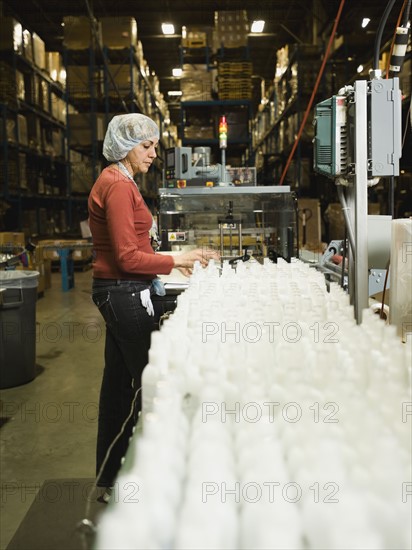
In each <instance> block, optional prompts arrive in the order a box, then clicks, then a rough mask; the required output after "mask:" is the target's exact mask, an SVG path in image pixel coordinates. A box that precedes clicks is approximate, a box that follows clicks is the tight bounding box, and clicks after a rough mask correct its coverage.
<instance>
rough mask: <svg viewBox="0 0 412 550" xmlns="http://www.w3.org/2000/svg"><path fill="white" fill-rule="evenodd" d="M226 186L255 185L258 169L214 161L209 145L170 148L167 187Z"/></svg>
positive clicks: (167, 152) (168, 152) (167, 153)
mask: <svg viewBox="0 0 412 550" xmlns="http://www.w3.org/2000/svg"><path fill="white" fill-rule="evenodd" d="M227 185H237V186H239V185H246V186H248V185H256V168H252V167H232V166H225V165H223V164H211V162H210V147H195V149H194V150H192V148H191V147H172V148H171V149H167V151H166V167H165V174H164V187H172V188H174V187H178V188H184V187H199V186H200V187H202V186H203V187H204V186H206V187H215V186H227Z"/></svg>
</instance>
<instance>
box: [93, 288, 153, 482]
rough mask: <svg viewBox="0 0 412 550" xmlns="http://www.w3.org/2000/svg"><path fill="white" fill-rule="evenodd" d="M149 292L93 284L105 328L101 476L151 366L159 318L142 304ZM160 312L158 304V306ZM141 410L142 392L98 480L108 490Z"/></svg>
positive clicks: (98, 457)
mask: <svg viewBox="0 0 412 550" xmlns="http://www.w3.org/2000/svg"><path fill="white" fill-rule="evenodd" d="M147 288H150V281H149V282H148V283H145V282H133V281H116V280H112V279H110V280H109V279H107V280H104V279H94V281H93V292H92V297H93V302H94V303H95V304H96V305H97V307H98V308H99V311H100V313H101V314H102V316H103V319H104V321H105V323H106V342H105V350H104V360H105V365H104V372H103V380H102V386H101V390H100V400H99V419H98V432H97V449H96V472H97V473H98V472H99V471H100V468H101V466H102V464H103V461H104V459H105V457H106V454H107V451H108V449H109V447H110V445H111V444H112V442H113V440H114V439H115V437H116V436H117V435H118V433H119V432H120V430H121V427H122V425H123V423H124V421H125V420H126V418H127V417H128V416H129V414H130V411H131V406H132V402H133V398H134V396H135V393H136V391H137V390H138V389H139V388H140V387H141V377H142V371H143V369H144V367H145V366H146V364H147V361H148V351H149V348H150V334H151V332H152V331H153V329H154V328H155V326H156V324H157V322H158V317H159V313H158V314H157V315H156V312H155V317H151V316H149V314H148V313H147V311H146V309H145V308H144V307H143V306H142V303H141V301H140V292H141V291H142V290H145V289H147ZM153 303H154V307H155V308H156V302H155V301H154V302H153ZM140 410H141V392H139V394H138V396H137V398H136V402H135V407H134V414H133V415H132V416H131V418H130V420H129V422H128V423H127V425H126V427H125V429H124V431H123V434H122V436H121V437H120V438H119V439H118V441H117V443H116V444H115V445H114V447H113V448H112V449H111V452H110V455H109V458H108V460H107V462H106V465H105V467H104V469H103V471H102V473H101V475H100V477H99V479H98V480H97V485H98V486H100V487H109V486H112V485H113V484H114V480H115V478H116V475H117V473H118V471H119V468H120V464H121V459H122V457H123V456H124V455H125V453H126V450H127V447H128V443H129V438H130V436H131V434H132V430H133V426H134V425H135V423H136V421H137V416H138V413H139V411H140Z"/></svg>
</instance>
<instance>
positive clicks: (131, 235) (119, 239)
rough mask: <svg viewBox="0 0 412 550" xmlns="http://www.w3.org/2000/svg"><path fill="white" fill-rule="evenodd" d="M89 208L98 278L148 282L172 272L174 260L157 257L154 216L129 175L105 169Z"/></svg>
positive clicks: (94, 190)
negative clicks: (152, 237)
mask: <svg viewBox="0 0 412 550" xmlns="http://www.w3.org/2000/svg"><path fill="white" fill-rule="evenodd" d="M88 208H89V224H90V231H91V233H92V238H93V276H94V277H98V278H102V279H127V280H148V279H153V278H154V277H156V275H157V274H169V273H170V272H171V270H172V268H173V266H174V262H173V258H172V257H171V256H166V255H162V254H155V252H154V250H153V248H152V246H151V243H150V237H149V230H150V229H151V227H152V223H153V218H152V214H151V213H150V211H149V209H148V207H147V206H146V204H145V202H144V200H143V197H142V196H141V194H140V192H139V190H138V188H137V186H136V185H135V184H134V183H133V182H132V181H131V180H130V179H129V178H128V177H127V176H126V175H123V174H121V173H120V172H118V171H117V170H116V169H114V168H112V167H110V166H109V167H107V168H105V169H104V170H103V171H102V173H101V174H100V176H99V177H98V178H97V180H96V182H95V184H94V185H93V187H92V190H91V191H90V195H89V199H88Z"/></svg>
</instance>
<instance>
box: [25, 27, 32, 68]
mask: <svg viewBox="0 0 412 550" xmlns="http://www.w3.org/2000/svg"><path fill="white" fill-rule="evenodd" d="M23 55H24V57H25V58H26V59H28V60H29V61H31V62H32V63H33V61H34V57H33V42H32V36H31V32H30V31H28V30H27V29H23Z"/></svg>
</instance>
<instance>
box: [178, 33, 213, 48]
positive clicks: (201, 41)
mask: <svg viewBox="0 0 412 550" xmlns="http://www.w3.org/2000/svg"><path fill="white" fill-rule="evenodd" d="M182 46H183V47H184V48H205V47H206V46H207V32H205V31H202V30H200V29H195V28H191V29H187V30H186V36H185V37H182Z"/></svg>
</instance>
